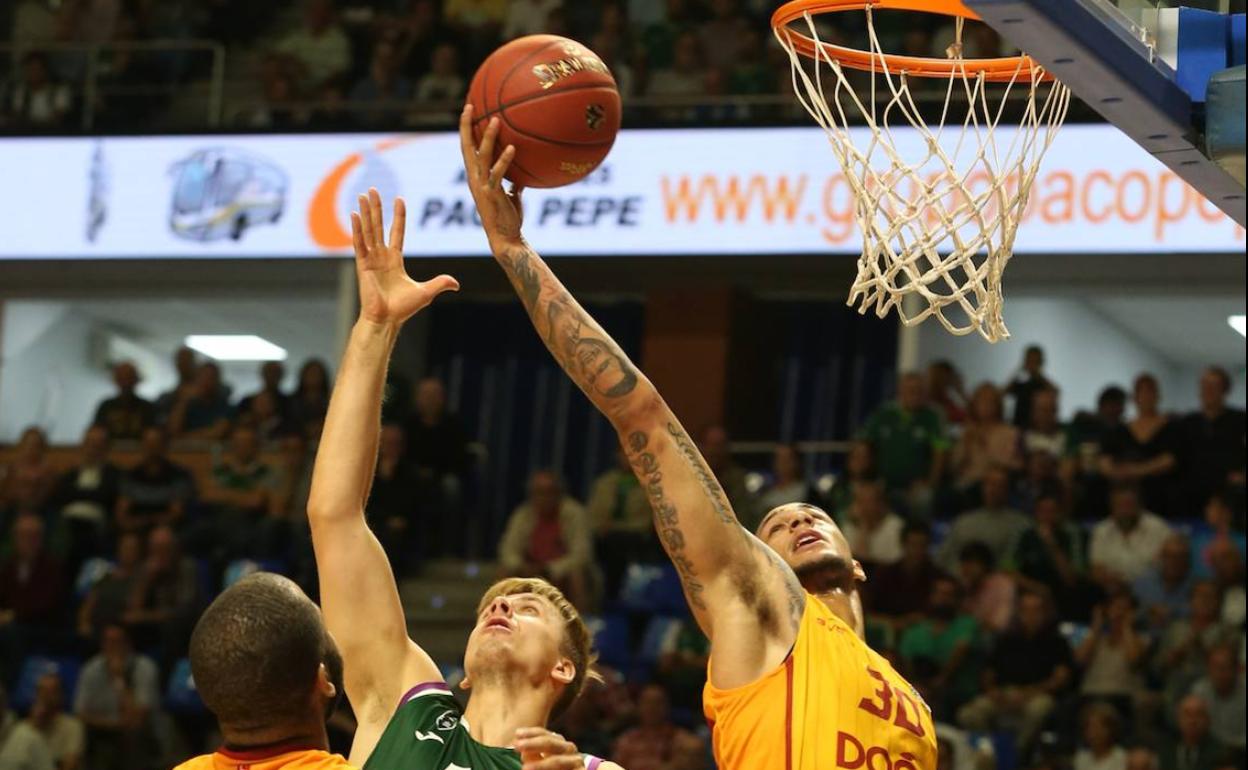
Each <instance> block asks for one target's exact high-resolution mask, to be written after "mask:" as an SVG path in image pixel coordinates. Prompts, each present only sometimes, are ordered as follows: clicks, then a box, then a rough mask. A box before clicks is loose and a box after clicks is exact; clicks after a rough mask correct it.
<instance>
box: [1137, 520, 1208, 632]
mask: <svg viewBox="0 0 1248 770" xmlns="http://www.w3.org/2000/svg"><path fill="white" fill-rule="evenodd" d="M1195 581H1196V578H1195V576H1194V575H1193V574H1192V548H1191V546H1190V545H1189V544H1188V541H1187V538H1186V537H1184V536H1183V535H1181V534H1179V533H1177V532H1176V533H1174V534H1172V535H1170V536H1169V537H1167V538H1166V539H1165V541H1163V542H1162V544H1161V551H1160V552H1159V554H1158V556H1157V562H1156V563H1155V564H1152V565H1150V566H1148V567H1147V568H1146V569H1145V570H1144V572H1143V573H1142V574H1141V575H1140V576H1139V577H1138V578H1136V579H1135V581H1134V582H1133V583H1132V585H1131V590H1132V591H1134V592H1135V598H1136V600H1137V601H1138V602H1139V603H1140V607H1142V608H1143V609H1144V617H1145V618H1146V619H1147V621H1148V623H1149V626H1150V627H1151V628H1153V629H1154V630H1161V629H1163V628H1165V627H1166V626H1167V625H1169V624H1170V622H1171V621H1173V620H1180V619H1183V618H1186V617H1187V613H1188V603H1187V602H1188V599H1189V598H1190V597H1191V593H1192V585H1193V584H1194V583H1195ZM1214 597H1215V599H1216V598H1217V587H1216V586H1215V587H1214Z"/></svg>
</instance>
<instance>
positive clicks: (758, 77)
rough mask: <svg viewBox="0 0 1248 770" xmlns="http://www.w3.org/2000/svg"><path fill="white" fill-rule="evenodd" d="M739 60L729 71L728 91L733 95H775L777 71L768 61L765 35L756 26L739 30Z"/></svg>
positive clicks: (733, 63)
mask: <svg viewBox="0 0 1248 770" xmlns="http://www.w3.org/2000/svg"><path fill="white" fill-rule="evenodd" d="M737 37H738V41H737V45H736V48H737V58H736V59H735V60H734V61H733V62H732V66H731V68H730V69H729V70H728V72H729V75H728V91H729V92H730V93H733V94H746V95H750V94H771V93H775V83H776V77H775V70H774V69H772V66H771V63H770V62H768V61H767V55H766V48H765V47H764V44H763V33H762V31H761V30H759V29H758V28H757V27H755V26H754V25H752V24H750V25H746V26H743V27H741V28H740V29H738V30H737Z"/></svg>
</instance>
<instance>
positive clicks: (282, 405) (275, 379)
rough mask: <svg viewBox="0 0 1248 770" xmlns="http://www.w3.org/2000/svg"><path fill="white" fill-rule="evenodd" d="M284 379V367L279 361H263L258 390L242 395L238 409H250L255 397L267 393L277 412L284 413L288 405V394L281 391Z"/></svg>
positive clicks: (242, 410)
mask: <svg viewBox="0 0 1248 770" xmlns="http://www.w3.org/2000/svg"><path fill="white" fill-rule="evenodd" d="M284 379H286V367H285V366H283V365H282V362H281V361H265V362H264V363H262V364H260V383H261V384H260V390H257V391H256V392H255V393H252V394H251V395H249V396H244V397H243V398H242V399H241V400H240V401H239V402H238V411H239V412H240V413H246V412H249V411H251V402H252V401H254V400H255V399H256V398H257V397H259V396H261V395H264V394H268V395H269V396H270V397H271V398H272V401H273V402H274V405H275V408H276V411H277V413H278V414H285V413H286V409H287V407H288V406H289V401H290V396H289V395H287V394H286V393H285V392H283V391H282V380H284Z"/></svg>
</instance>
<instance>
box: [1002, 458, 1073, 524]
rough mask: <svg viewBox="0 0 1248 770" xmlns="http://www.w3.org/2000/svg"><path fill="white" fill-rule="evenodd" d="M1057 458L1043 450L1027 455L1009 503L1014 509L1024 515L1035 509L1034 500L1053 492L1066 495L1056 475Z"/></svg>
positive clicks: (1063, 485) (1057, 472)
mask: <svg viewBox="0 0 1248 770" xmlns="http://www.w3.org/2000/svg"><path fill="white" fill-rule="evenodd" d="M1058 474H1059V469H1058V458H1056V457H1054V456H1053V455H1052V454H1049V453H1048V452H1047V451H1045V450H1043V449H1037V450H1033V451H1031V452H1028V453H1027V464H1026V470H1025V471H1024V473H1023V476H1022V478H1020V479H1019V480H1018V483H1017V484H1016V485H1015V487H1014V494H1013V495H1012V496H1011V498H1010V499H1011V501H1012V503H1013V504H1014V507H1015V508H1017V509H1018V510H1020V511H1023V512H1025V513H1032V512H1034V511H1035V509H1036V500H1038V499H1039V498H1040V497H1042V496H1043V495H1045V494H1047V493H1050V492H1054V493H1058V494H1061V496H1062V497H1063V498H1065V497H1067V496H1068V495H1066V494H1065V493H1066V485H1065V484H1064V483H1063V481H1062V479H1061V477H1060V476H1059V475H1058Z"/></svg>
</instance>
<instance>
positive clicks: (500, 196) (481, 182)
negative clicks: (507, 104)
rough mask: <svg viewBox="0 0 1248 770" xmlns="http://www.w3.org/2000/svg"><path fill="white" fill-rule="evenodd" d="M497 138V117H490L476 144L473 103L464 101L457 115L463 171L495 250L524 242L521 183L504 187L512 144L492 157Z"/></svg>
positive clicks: (513, 154) (514, 155) (514, 151)
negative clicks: (473, 131) (462, 155)
mask: <svg viewBox="0 0 1248 770" xmlns="http://www.w3.org/2000/svg"><path fill="white" fill-rule="evenodd" d="M497 140H498V118H496V117H495V118H490V122H489V124H488V125H487V126H486V127H485V133H484V134H483V135H482V136H481V146H480V147H478V146H477V143H476V140H475V139H474V138H473V135H472V105H471V104H466V105H464V111H463V113H462V114H461V115H460V116H459V144H460V150H462V151H463V154H464V172H465V175H466V176H467V178H468V189H469V190H471V191H472V200H473V201H474V202H475V203H476V204H477V213H478V214H480V215H481V225H482V226H483V227H484V228H485V236H486V237H487V238H488V239H489V241H490V249H492V250H493V251H494V253H495V254H498V253H500V252H501V251H502V250H503V249H506V248H508V247H511V246H518V245H520V244H522V243H524V238H523V237H522V236H521V235H520V226H521V224H522V223H523V222H524V209H523V207H522V206H521V205H520V193H521V192H522V191H523V189H524V188H523V187H521V186H520V185H512V187H511V191H510V192H508V191H506V190H504V189H503V176H504V175H505V174H506V173H507V169H508V168H509V167H510V166H511V161H512V159H513V158H515V157H516V148H515V146H514V145H510V144H509V145H507V147H505V148H504V149H503V151H502V153H500V154H499V156H498V159H497V160H495V159H494V143H495V142H496V141H497Z"/></svg>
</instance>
